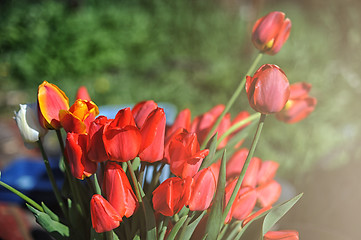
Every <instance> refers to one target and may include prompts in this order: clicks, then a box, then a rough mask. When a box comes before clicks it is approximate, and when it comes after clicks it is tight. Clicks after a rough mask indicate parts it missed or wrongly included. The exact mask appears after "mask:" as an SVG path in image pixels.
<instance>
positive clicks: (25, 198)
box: [0, 181, 44, 212]
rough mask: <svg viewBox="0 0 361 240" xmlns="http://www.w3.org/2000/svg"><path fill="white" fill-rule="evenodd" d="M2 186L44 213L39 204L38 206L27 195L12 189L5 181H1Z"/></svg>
mask: <svg viewBox="0 0 361 240" xmlns="http://www.w3.org/2000/svg"><path fill="white" fill-rule="evenodd" d="M0 185H1V186H3V187H4V188H6V189H7V190H9V191H11V192H12V193H14V194H16V195H18V196H19V197H21V198H22V199H24V200H25V201H26V202H28V203H29V204H30V205H31V206H33V207H34V208H36V209H38V210H39V211H41V212H44V209H43V208H42V207H41V206H40V205H39V204H37V203H36V202H35V201H34V200H32V199H31V198H29V197H28V196H26V195H25V194H23V193H21V192H20V191H18V190H16V189H15V188H13V187H11V186H10V185H8V184H6V183H4V182H3V181H0Z"/></svg>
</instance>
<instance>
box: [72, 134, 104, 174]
mask: <svg viewBox="0 0 361 240" xmlns="http://www.w3.org/2000/svg"><path fill="white" fill-rule="evenodd" d="M87 140H88V136H87V135H85V134H78V133H70V132H68V133H67V135H66V142H65V143H66V145H65V154H66V156H67V160H68V162H69V165H70V170H71V173H72V174H73V176H74V177H75V178H77V179H84V178H85V177H89V176H91V175H92V174H93V173H95V172H96V170H97V163H95V162H92V161H90V160H89V159H88V158H87V155H86V150H87Z"/></svg>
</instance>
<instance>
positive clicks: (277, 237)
mask: <svg viewBox="0 0 361 240" xmlns="http://www.w3.org/2000/svg"><path fill="white" fill-rule="evenodd" d="M298 239H299V234H298V232H297V231H294V230H281V231H269V232H267V233H266V234H265V235H264V238H263V240H298Z"/></svg>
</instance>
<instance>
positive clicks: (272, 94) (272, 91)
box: [246, 64, 290, 114]
mask: <svg viewBox="0 0 361 240" xmlns="http://www.w3.org/2000/svg"><path fill="white" fill-rule="evenodd" d="M246 92H247V97H248V101H249V104H250V106H251V107H252V108H253V109H254V110H256V111H257V112H260V113H263V114H271V113H276V112H279V111H281V110H282V108H283V107H284V106H285V104H286V102H287V100H288V97H289V95H290V87H289V83H288V79H287V77H286V75H285V73H284V72H283V71H282V70H281V69H280V68H279V67H278V66H276V65H272V64H265V65H262V66H261V67H260V68H259V69H258V70H257V71H256V73H255V74H254V75H253V77H250V76H247V81H246Z"/></svg>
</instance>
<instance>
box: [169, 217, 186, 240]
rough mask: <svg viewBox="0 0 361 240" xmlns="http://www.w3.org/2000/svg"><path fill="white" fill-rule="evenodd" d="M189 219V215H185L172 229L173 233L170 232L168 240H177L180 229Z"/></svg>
mask: <svg viewBox="0 0 361 240" xmlns="http://www.w3.org/2000/svg"><path fill="white" fill-rule="evenodd" d="M187 218H188V215H185V216H183V217H181V218H180V219H179V220H178V222H177V223H176V224H175V225H174V227H173V228H172V231H170V233H169V235H168V238H167V240H173V239H175V237H176V236H177V233H178V231H179V229H180V228H181V227H182V226H183V223H184V222H185V221H186V219H187Z"/></svg>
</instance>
